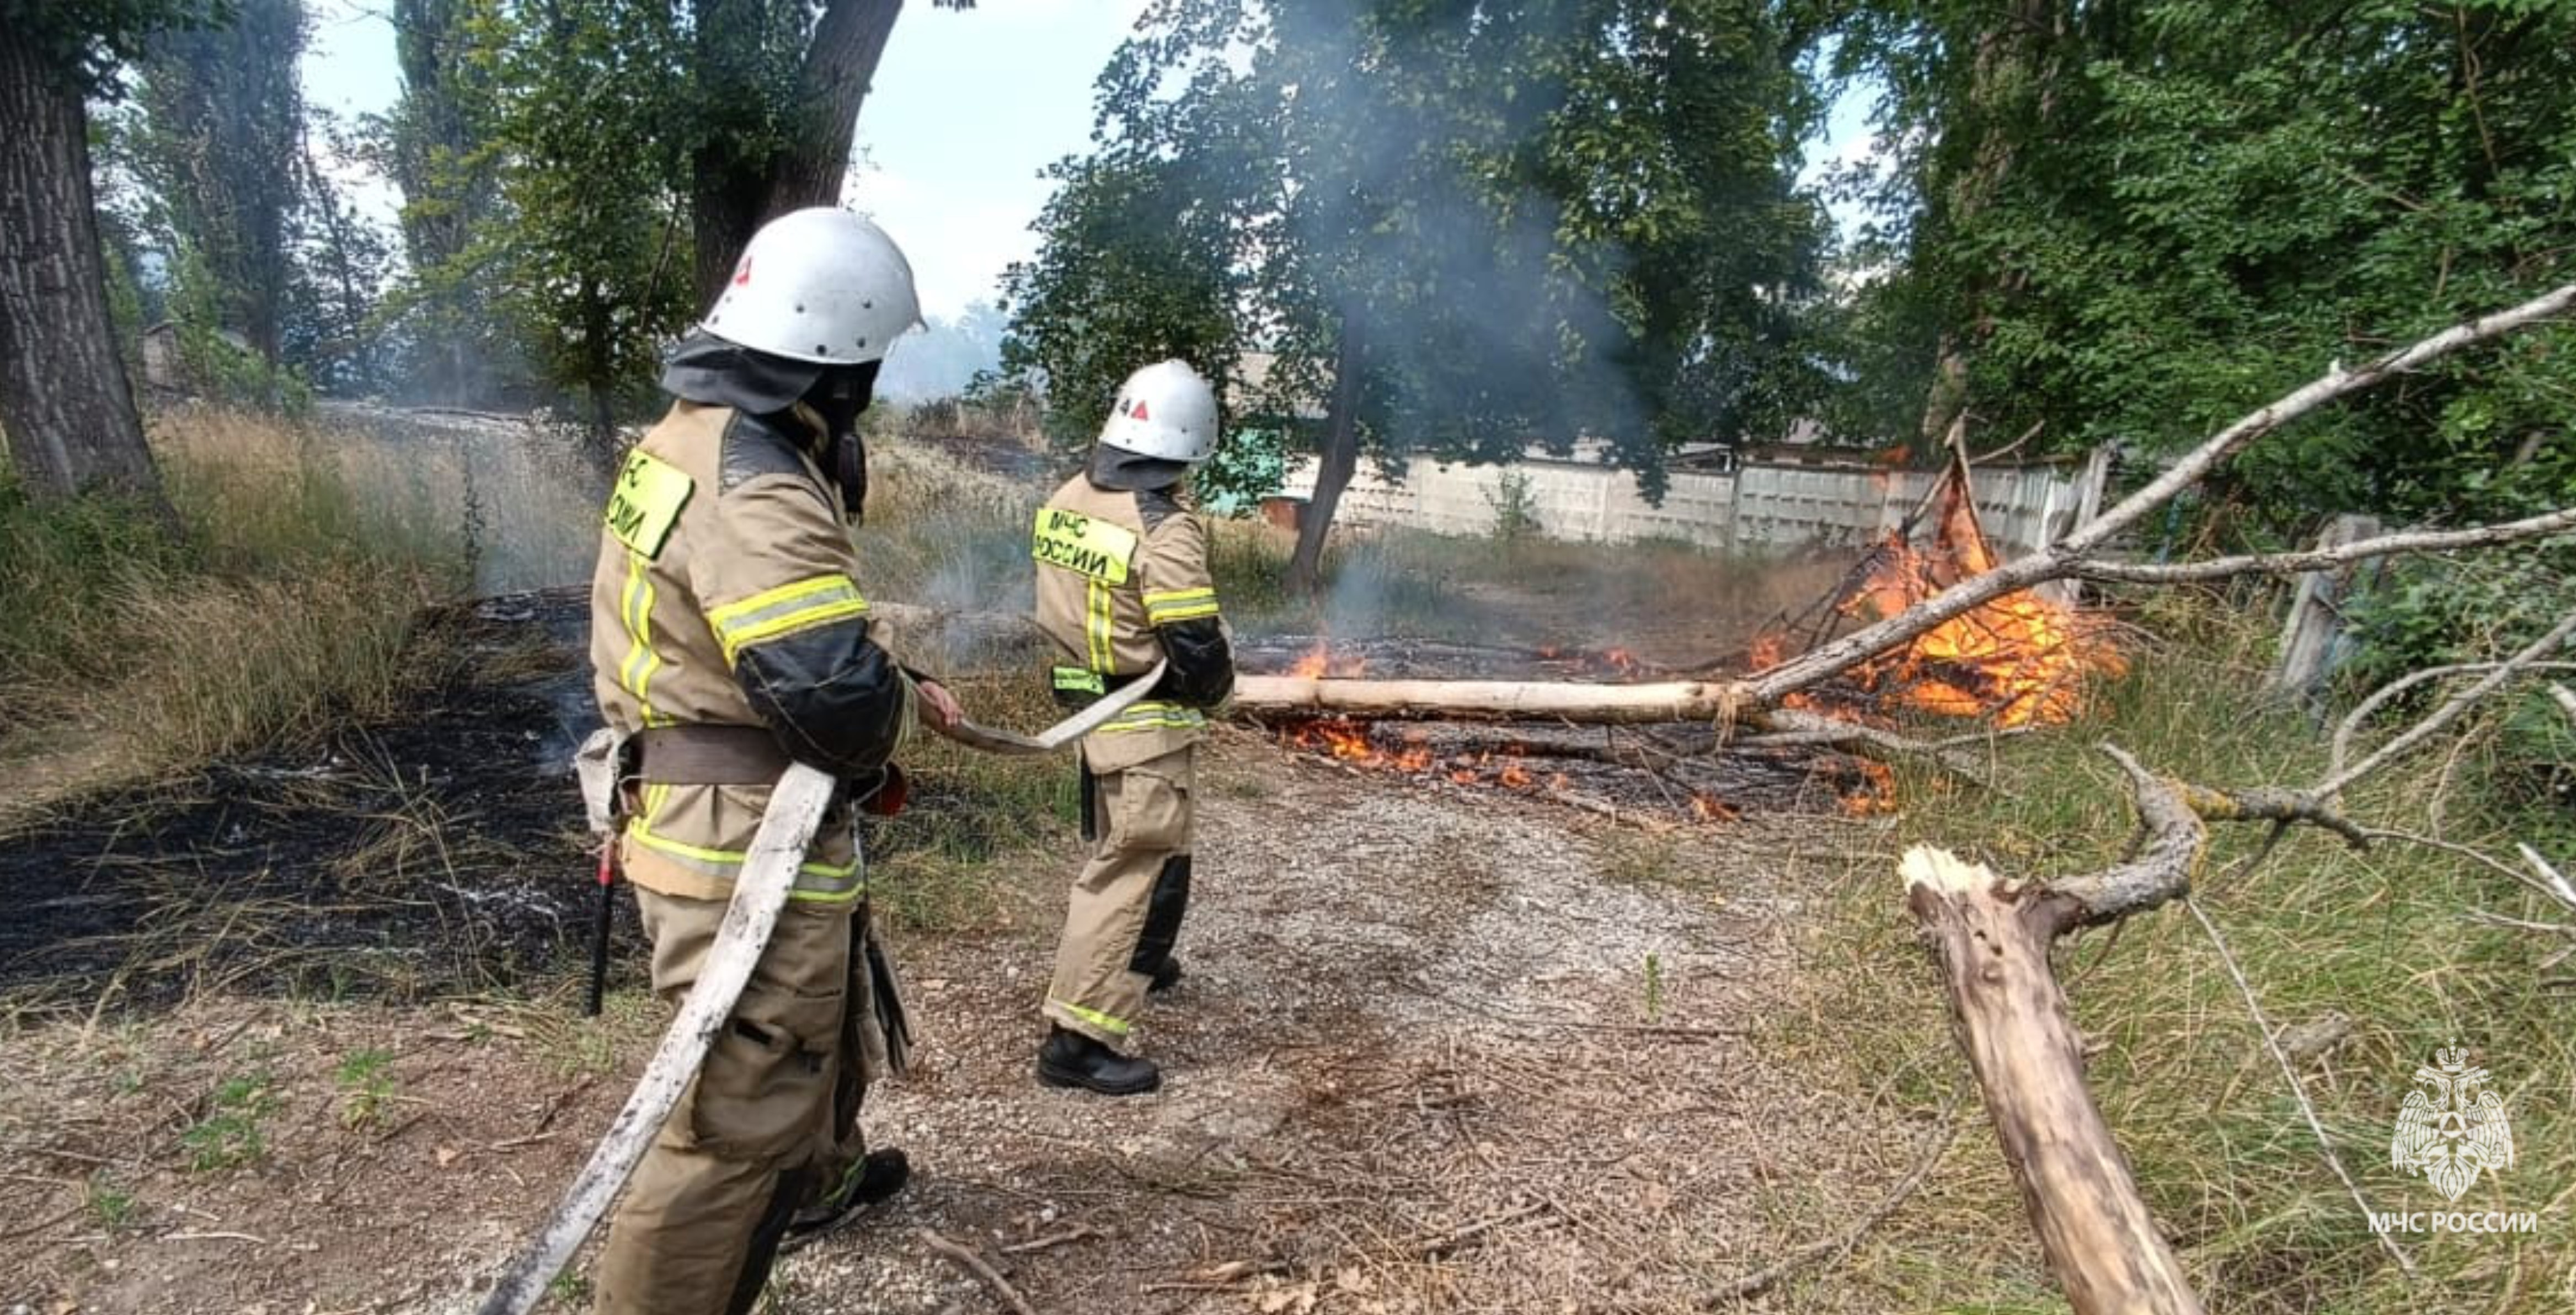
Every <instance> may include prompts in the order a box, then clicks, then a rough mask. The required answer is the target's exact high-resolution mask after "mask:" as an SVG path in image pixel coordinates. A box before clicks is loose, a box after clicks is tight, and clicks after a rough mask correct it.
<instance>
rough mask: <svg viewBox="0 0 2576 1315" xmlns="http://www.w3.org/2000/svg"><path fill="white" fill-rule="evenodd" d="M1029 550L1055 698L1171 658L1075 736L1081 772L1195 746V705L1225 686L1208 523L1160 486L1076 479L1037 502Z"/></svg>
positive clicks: (1097, 688)
mask: <svg viewBox="0 0 2576 1315" xmlns="http://www.w3.org/2000/svg"><path fill="white" fill-rule="evenodd" d="M1030 555H1031V556H1033V557H1035V558H1036V559H1037V563H1038V569H1037V623H1038V628H1039V629H1041V630H1043V631H1045V632H1046V634H1047V637H1048V638H1049V639H1052V640H1054V641H1055V644H1056V647H1057V649H1058V651H1059V654H1060V659H1059V661H1058V662H1057V664H1056V665H1055V666H1054V668H1053V669H1052V670H1051V671H1050V672H1049V679H1050V681H1051V682H1052V683H1053V685H1054V687H1055V689H1056V691H1057V693H1058V694H1059V695H1060V696H1070V697H1071V700H1072V701H1080V700H1081V698H1083V697H1084V696H1091V697H1096V696H1098V695H1100V694H1103V693H1105V692H1107V691H1108V690H1109V689H1110V688H1112V687H1114V686H1117V685H1121V684H1124V683H1126V682H1127V681H1129V680H1132V679H1134V678H1136V677H1138V676H1141V675H1143V674H1144V673H1146V672H1147V671H1150V670H1152V669H1153V666H1154V664H1155V663H1156V662H1158V661H1162V660H1163V659H1164V658H1166V657H1167V656H1168V657H1170V658H1171V659H1172V666H1173V674H1172V675H1167V676H1166V677H1165V679H1164V680H1163V682H1162V684H1161V685H1160V686H1158V687H1157V689H1156V690H1155V691H1154V692H1153V696H1152V697H1148V698H1146V699H1145V700H1143V701H1141V702H1139V703H1137V704H1135V705H1134V706H1132V707H1130V708H1128V709H1127V710H1126V711H1125V712H1122V713H1120V714H1119V715H1118V716H1117V717H1116V718H1114V719H1113V720H1111V721H1110V722H1109V723H1108V724H1106V725H1104V726H1102V727H1101V728H1100V730H1098V731H1097V732H1094V733H1093V734H1091V735H1090V736H1087V737H1085V738H1084V740H1083V744H1082V753H1083V760H1084V762H1085V763H1086V764H1088V765H1089V766H1090V768H1091V770H1092V771H1094V772H1114V771H1118V770H1120V769H1122V768H1126V767H1132V766H1134V765H1136V764H1137V763H1140V762H1144V761H1146V760H1148V759H1151V758H1157V757H1160V756H1162V755H1164V754H1166V753H1170V752H1172V751H1174V750H1176V749H1182V748H1187V747H1188V746H1190V745H1192V744H1194V743H1196V742H1197V741H1198V740H1199V738H1200V737H1201V736H1202V735H1203V734H1205V728H1206V723H1207V718H1206V716H1205V715H1204V713H1203V712H1202V711H1201V709H1202V708H1208V707H1214V706H1217V705H1219V704H1221V703H1222V702H1223V700H1224V698H1225V695H1226V694H1227V693H1228V692H1230V691H1231V689H1232V687H1233V665H1232V658H1231V655H1230V653H1229V652H1228V651H1227V643H1226V640H1225V637H1224V633H1223V621H1222V618H1221V617H1220V616H1219V613H1218V609H1217V598H1216V582H1215V580H1214V579H1213V578H1211V577H1210V576H1209V574H1208V565H1207V527H1206V526H1205V525H1203V524H1202V523H1200V521H1199V518H1198V517H1197V516H1196V515H1195V514H1193V513H1191V512H1190V511H1189V510H1188V509H1187V508H1186V507H1183V506H1182V505H1181V504H1180V502H1179V501H1178V500H1176V499H1175V498H1174V497H1173V496H1172V495H1171V493H1170V492H1169V491H1167V490H1159V489H1156V490H1144V491H1137V492H1130V491H1124V490H1116V489H1104V488H1101V487H1099V486H1098V485H1096V484H1093V483H1092V482H1091V479H1090V477H1089V476H1088V475H1076V476H1074V477H1073V478H1072V479H1070V480H1067V481H1066V482H1065V485H1064V487H1062V488H1060V489H1057V490H1056V492H1055V496H1054V497H1052V498H1049V499H1048V500H1047V503H1046V505H1045V506H1043V507H1040V508H1039V509H1038V514H1037V525H1036V527H1035V530H1034V533H1033V535H1032V539H1031V546H1030ZM1176 636H1201V637H1204V638H1203V639H1202V640H1201V641H1200V642H1198V643H1196V644H1191V643H1189V642H1188V641H1187V640H1183V641H1182V642H1180V643H1175V642H1173V641H1174V639H1175V637H1176ZM1194 665H1195V667H1196V668H1197V669H1198V670H1197V671H1192V670H1191V668H1192V667H1193V666H1194ZM1201 673H1204V674H1201ZM1193 676H1196V679H1192V677H1193Z"/></svg>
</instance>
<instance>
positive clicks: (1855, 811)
mask: <svg viewBox="0 0 2576 1315" xmlns="http://www.w3.org/2000/svg"><path fill="white" fill-rule="evenodd" d="M1852 761H1853V762H1855V763H1857V764H1859V766H1860V774H1861V777H1862V785H1861V788H1859V789H1857V790H1854V791H1851V792H1850V793H1848V794H1846V795H1844V796H1843V811H1844V812H1845V813H1848V814H1850V815H1851V816H1853V817H1870V816H1873V815H1876V814H1879V813H1893V812H1895V811H1896V773H1894V772H1891V771H1889V770H1887V764H1885V763H1881V762H1872V761H1870V760H1869V759H1867V758H1855V759H1853V760H1852Z"/></svg>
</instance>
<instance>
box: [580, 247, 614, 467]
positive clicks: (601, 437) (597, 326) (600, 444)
mask: <svg viewBox="0 0 2576 1315" xmlns="http://www.w3.org/2000/svg"><path fill="white" fill-rule="evenodd" d="M581 304H582V316H581V319H582V333H583V335H584V337H585V338H586V339H587V341H585V342H584V343H583V354H584V356H585V357H586V359H585V361H584V365H585V367H586V368H585V369H584V370H583V373H584V374H586V375H588V376H589V378H588V380H587V381H586V383H585V387H586V390H587V392H588V393H589V395H590V464H591V468H592V469H594V470H596V471H598V472H599V473H601V474H603V475H605V474H607V473H608V472H609V471H611V470H613V469H614V468H615V466H616V458H617V353H616V350H615V348H614V346H613V345H612V341H613V339H612V335H613V334H614V333H615V328H614V326H613V325H612V324H611V323H610V319H611V314H612V311H613V309H614V308H613V307H611V306H610V305H609V303H608V297H607V296H606V294H604V293H603V292H601V291H600V289H599V286H598V284H597V283H596V282H592V283H590V284H587V285H585V286H584V287H583V289H582V299H581Z"/></svg>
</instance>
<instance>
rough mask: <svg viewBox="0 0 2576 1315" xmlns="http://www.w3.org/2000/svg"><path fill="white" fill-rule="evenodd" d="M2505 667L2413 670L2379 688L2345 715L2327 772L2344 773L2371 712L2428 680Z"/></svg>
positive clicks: (2553, 666)
mask: <svg viewBox="0 0 2576 1315" xmlns="http://www.w3.org/2000/svg"><path fill="white" fill-rule="evenodd" d="M2503 665H2504V664H2503V663H2501V662H2457V663H2453V664H2451V665H2449V666H2443V667H2426V668H2424V669H2423V670H2421V671H2410V672H2408V673H2406V674H2405V675H2403V676H2400V677H2398V678H2397V679H2395V680H2392V681H2390V682H2388V683H2387V684H2385V685H2382V686H2380V687H2379V688H2378V689H2375V690H2372V691H2371V692H2370V697H2368V698H2365V699H2363V700H2362V701H2361V702H2359V703H2357V704H2355V705H2353V709H2352V711H2351V712H2349V713H2346V714H2345V715H2344V719H2343V724H2342V725H2341V726H2338V727H2336V728H2335V736H2334V749H2333V751H2332V754H2331V756H2329V757H2328V758H2327V760H2326V770H2327V771H2328V772H2340V771H2342V770H2343V761H2344V758H2345V756H2346V755H2348V754H2349V753H2350V752H2351V750H2352V737H2353V735H2354V733H2355V732H2357V731H2359V730H2360V729H2361V728H2362V725H2363V724H2364V723H2366V722H2368V721H2369V720H2370V715H2371V714H2372V713H2374V712H2377V711H2379V709H2380V707H2381V706H2382V705H2384V704H2386V703H2387V702H2388V701H2389V700H2390V699H2393V698H2395V697H2397V696H2398V695H2400V694H2403V693H2405V692H2406V691H2408V690H2410V689H2413V688H2415V687H2416V686H2418V685H2421V684H2423V683H2424V682H2425V681H2428V680H2440V679H2442V678H2444V677H2446V676H2466V675H2473V674H2478V673H2483V672H2489V671H2493V670H2495V669H2496V668H2498V667H2500V666H2503ZM2524 670H2527V671H2576V662H2534V663H2530V664H2529V665H2528V666H2526V667H2525V668H2524ZM2550 689H2551V690H2553V691H2557V692H2559V693H2561V694H2564V693H2565V691H2564V690H2561V689H2560V687H2558V686H2556V685H2552V686H2550ZM2571 697H2576V696H2571ZM2569 715H2571V716H2576V712H2571V713H2570V714H2569Z"/></svg>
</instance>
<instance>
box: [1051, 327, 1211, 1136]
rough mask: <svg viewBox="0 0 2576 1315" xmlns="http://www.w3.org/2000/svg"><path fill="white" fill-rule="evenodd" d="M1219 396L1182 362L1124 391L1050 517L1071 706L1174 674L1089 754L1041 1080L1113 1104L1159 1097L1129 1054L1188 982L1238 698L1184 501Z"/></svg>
mask: <svg viewBox="0 0 2576 1315" xmlns="http://www.w3.org/2000/svg"><path fill="white" fill-rule="evenodd" d="M1216 443H1217V406H1216V394H1215V392H1214V391H1213V390H1212V389H1210V388H1209V387H1208V384H1207V381H1206V380H1204V379H1202V378H1200V377H1199V375H1198V373H1197V372H1196V371H1194V370H1192V369H1191V368H1190V367H1189V366H1188V365H1187V364H1185V363H1183V362H1181V361H1163V362H1160V363H1158V364H1155V365H1149V366H1146V367H1145V368H1144V369H1142V370H1138V371H1137V372H1136V373H1134V374H1133V375H1130V376H1128V379H1127V382H1126V384H1125V385H1124V386H1123V387H1121V388H1120V389H1119V391H1118V400H1117V404H1116V405H1115V406H1114V407H1113V408H1112V410H1111V413H1110V416H1109V420H1108V423H1107V424H1106V425H1105V426H1104V427H1103V428H1102V430H1101V433H1100V438H1099V441H1098V442H1097V443H1096V444H1095V445H1094V447H1093V450H1092V459H1091V464H1090V467H1089V468H1088V469H1087V470H1085V471H1083V472H1082V473H1081V474H1078V475H1076V476H1074V477H1073V478H1072V479H1070V480H1067V481H1066V482H1065V484H1064V487H1062V488H1060V489H1058V490H1056V492H1055V496H1054V497H1052V498H1050V499H1048V500H1047V503H1046V505H1045V506H1043V507H1041V508H1039V509H1038V514H1037V525H1036V527H1035V530H1034V533H1033V537H1032V545H1031V552H1032V555H1033V556H1035V557H1036V559H1037V564H1038V565H1037V620H1038V625H1039V627H1040V628H1041V629H1043V630H1044V631H1045V632H1046V634H1047V636H1048V637H1049V638H1050V639H1052V640H1053V641H1054V642H1055V646H1056V648H1057V653H1058V661H1057V662H1056V664H1055V666H1054V667H1053V668H1052V669H1051V670H1050V671H1049V673H1048V679H1049V681H1050V682H1051V684H1052V685H1053V687H1054V689H1055V692H1056V697H1057V698H1058V699H1059V700H1060V701H1062V702H1064V703H1066V704H1068V705H1072V706H1081V705H1083V704H1085V703H1088V702H1090V701H1091V700H1094V699H1097V698H1099V697H1100V696H1101V695H1103V694H1104V693H1106V692H1107V691H1108V690H1109V689H1110V688H1112V687H1114V686H1116V685H1120V684H1123V683H1125V682H1127V681H1130V680H1133V679H1135V678H1137V677H1139V676H1141V675H1143V674H1145V673H1146V672H1148V671H1151V670H1152V669H1153V667H1154V664H1155V663H1156V662H1163V663H1165V664H1166V666H1165V671H1164V675H1163V678H1162V681H1161V683H1160V684H1158V685H1157V686H1156V687H1155V688H1154V689H1153V690H1151V691H1149V692H1148V694H1147V697H1146V698H1145V700H1144V701H1142V702H1139V703H1137V704H1136V705H1135V706H1133V707H1131V708H1129V709H1128V710H1127V711H1125V712H1123V713H1121V714H1119V715H1118V716H1117V717H1116V718H1115V719H1113V720H1111V721H1110V722H1108V723H1107V724H1106V725H1104V726H1102V727H1101V728H1100V729H1099V730H1098V731H1096V732H1094V733H1093V734H1091V735H1090V736H1088V737H1086V738H1085V739H1084V740H1083V742H1082V773H1083V791H1082V795H1083V836H1084V838H1085V839H1086V840H1088V841H1090V842H1091V844H1092V850H1091V855H1090V858H1089V860H1088V861H1087V862H1085V863H1084V864H1083V868H1082V873H1081V875H1080V876H1079V877H1077V878H1076V879H1075V880H1074V883H1073V890H1072V893H1071V895H1070V896H1069V898H1068V899H1067V901H1066V908H1065V922H1064V936H1063V940H1062V943H1061V944H1060V945H1059V946H1058V948H1057V951H1056V963H1055V976H1054V980H1053V982H1052V983H1051V984H1050V985H1049V987H1048V990H1047V998H1046V1005H1045V1009H1044V1013H1045V1016H1046V1019H1047V1023H1048V1028H1047V1038H1046V1042H1045V1044H1044V1045H1043V1047H1042V1048H1041V1049H1040V1050H1039V1052H1038V1080H1039V1081H1040V1082H1043V1083H1045V1084H1047V1085H1049V1086H1058V1087H1081V1088H1086V1089H1088V1090H1091V1091H1096V1092H1100V1093H1102V1094H1105V1095H1112V1096H1125V1095H1134V1094H1137V1093H1140V1092H1147V1091H1152V1090H1154V1089H1155V1087H1157V1086H1159V1085H1161V1082H1162V1074H1161V1072H1160V1070H1159V1069H1157V1068H1156V1066H1155V1064H1154V1062H1153V1061H1152V1060H1149V1059H1144V1058H1141V1057H1136V1056H1133V1055H1129V1054H1127V1053H1126V1047H1127V1045H1128V1041H1129V1036H1130V1033H1131V1032H1132V1031H1133V1029H1134V1027H1135V1021H1136V1016H1137V1013H1138V1011H1139V1010H1140V1009H1141V1008H1142V1007H1143V1005H1144V1003H1145V996H1146V994H1147V992H1148V991H1150V990H1160V989H1163V988H1166V987H1169V986H1170V985H1171V984H1172V983H1174V982H1176V981H1178V980H1179V979H1180V973H1181V968H1180V961H1179V960H1178V959H1177V958H1175V957H1174V954H1173V951H1174V946H1175V945H1176V944H1177V942H1178V941H1179V938H1180V931H1181V918H1182V915H1183V914H1184V912H1186V911H1187V909H1188V907H1189V900H1190V795H1191V789H1192V781H1191V774H1192V767H1193V764H1192V758H1193V750H1194V748H1195V746H1196V745H1197V744H1198V742H1199V739H1200V738H1201V737H1202V736H1203V735H1204V734H1205V733H1206V716H1205V713H1206V711H1207V710H1209V709H1213V708H1217V707H1219V706H1221V705H1223V704H1224V702H1225V700H1226V698H1227V696H1228V695H1230V694H1231V693H1232V692H1233V690H1234V655H1233V652H1232V649H1231V646H1230V644H1229V642H1228V637H1227V633H1226V627H1225V622H1224V620H1223V619H1222V618H1221V617H1220V616H1219V614H1218V611H1217V598H1216V585H1215V581H1214V580H1213V579H1212V578H1211V577H1210V576H1209V574H1208V565H1207V527H1206V526H1205V525H1203V524H1202V523H1201V522H1200V520H1199V518H1198V517H1197V516H1196V515H1195V514H1194V513H1192V512H1191V510H1190V509H1189V508H1188V507H1186V506H1184V505H1183V504H1182V502H1181V500H1180V497H1179V492H1180V486H1181V484H1182V482H1183V481H1184V480H1185V479H1186V478H1187V477H1188V475H1189V473H1190V470H1191V469H1192V468H1193V467H1195V466H1196V465H1197V464H1198V463H1200V462H1201V461H1204V460H1206V459H1207V457H1208V456H1209V454H1211V453H1213V452H1214V451H1215V450H1216Z"/></svg>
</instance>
